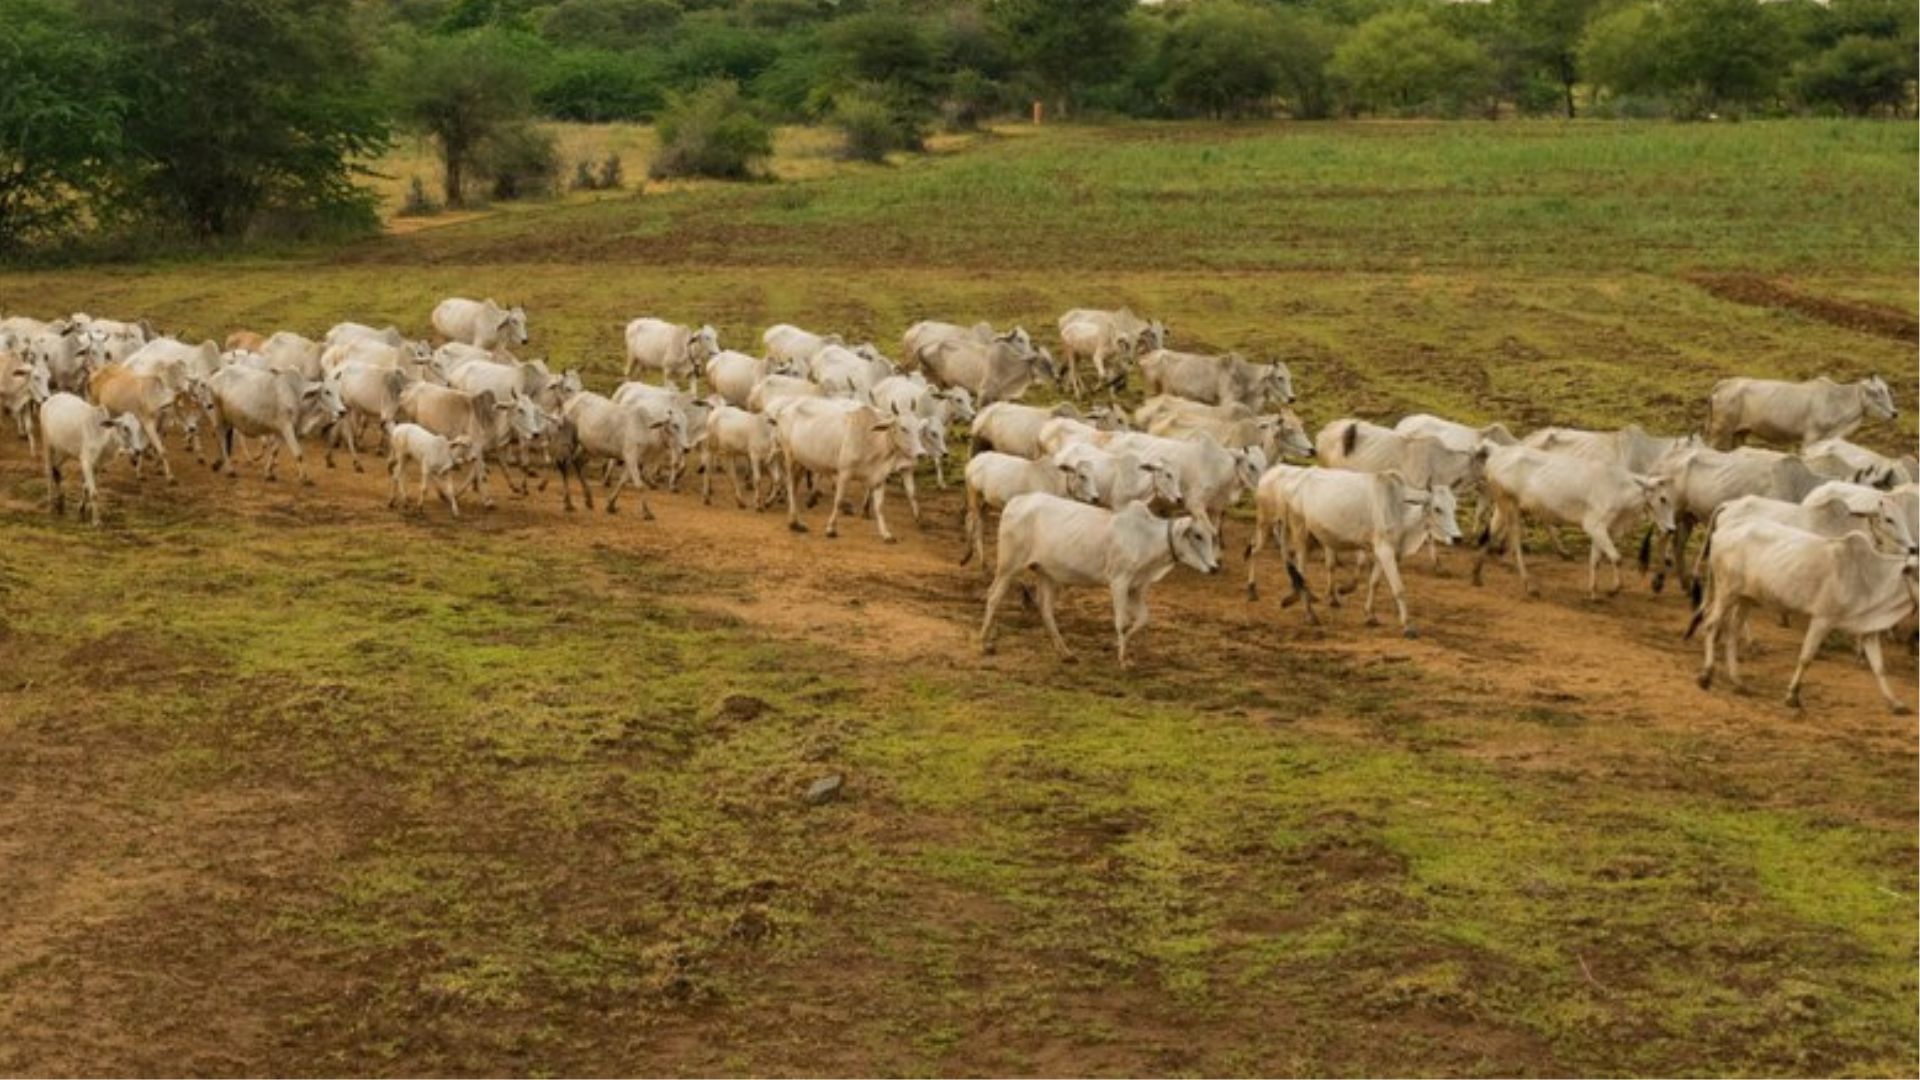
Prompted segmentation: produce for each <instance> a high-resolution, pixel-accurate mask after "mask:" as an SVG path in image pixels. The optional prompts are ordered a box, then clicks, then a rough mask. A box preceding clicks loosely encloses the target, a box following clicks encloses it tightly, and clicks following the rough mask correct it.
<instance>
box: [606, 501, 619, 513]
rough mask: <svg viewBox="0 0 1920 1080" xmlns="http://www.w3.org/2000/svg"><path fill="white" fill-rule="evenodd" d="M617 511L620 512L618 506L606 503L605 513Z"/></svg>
mask: <svg viewBox="0 0 1920 1080" xmlns="http://www.w3.org/2000/svg"><path fill="white" fill-rule="evenodd" d="M619 512H620V510H619V508H618V507H616V506H614V505H613V504H612V503H608V504H607V513H609V514H617V513H619Z"/></svg>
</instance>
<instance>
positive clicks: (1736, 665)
mask: <svg viewBox="0 0 1920 1080" xmlns="http://www.w3.org/2000/svg"><path fill="white" fill-rule="evenodd" d="M1752 630H1753V627H1752V626H1751V625H1750V624H1749V623H1748V621H1747V605H1745V604H1743V603H1741V602H1740V600H1739V599H1738V598H1737V597H1736V598H1734V599H1733V600H1732V601H1730V602H1729V603H1728V604H1727V616H1726V618H1725V620H1723V622H1722V623H1721V627H1720V632H1721V633H1722V634H1724V635H1726V653H1727V682H1729V683H1731V684H1733V688H1734V689H1735V690H1739V689H1742V688H1743V687H1744V684H1743V683H1742V682H1741V681H1740V646H1741V645H1742V644H1743V640H1742V639H1744V638H1746V637H1747V635H1748V634H1749V633H1751V632H1752Z"/></svg>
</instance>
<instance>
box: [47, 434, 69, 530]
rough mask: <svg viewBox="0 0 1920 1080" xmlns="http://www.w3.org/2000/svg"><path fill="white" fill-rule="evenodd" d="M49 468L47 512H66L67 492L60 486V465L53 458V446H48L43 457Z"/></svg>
mask: <svg viewBox="0 0 1920 1080" xmlns="http://www.w3.org/2000/svg"><path fill="white" fill-rule="evenodd" d="M41 463H42V464H43V465H45V466H46V470H47V512H48V513H51V514H64V513H66V512H67V493H66V492H65V491H63V490H61V487H60V466H59V465H58V464H56V463H55V462H54V460H53V448H52V447H51V446H49V447H47V450H46V453H45V455H44V456H42V458H41Z"/></svg>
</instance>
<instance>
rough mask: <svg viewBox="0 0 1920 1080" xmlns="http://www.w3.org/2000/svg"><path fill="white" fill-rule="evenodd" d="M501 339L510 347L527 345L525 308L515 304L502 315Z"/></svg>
mask: <svg viewBox="0 0 1920 1080" xmlns="http://www.w3.org/2000/svg"><path fill="white" fill-rule="evenodd" d="M500 339H501V340H503V341H505V342H506V343H507V344H509V345H525V344H526V343H527V312H526V309H525V308H522V307H521V306H520V305H518V304H515V305H514V306H513V307H511V308H508V309H507V310H506V311H505V312H504V313H503V314H502V317H501V319H500Z"/></svg>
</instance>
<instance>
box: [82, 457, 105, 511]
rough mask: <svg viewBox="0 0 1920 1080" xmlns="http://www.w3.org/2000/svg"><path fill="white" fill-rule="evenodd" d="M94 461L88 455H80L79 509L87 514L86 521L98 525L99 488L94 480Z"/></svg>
mask: <svg viewBox="0 0 1920 1080" xmlns="http://www.w3.org/2000/svg"><path fill="white" fill-rule="evenodd" d="M93 469H94V459H93V458H92V457H91V456H90V455H88V454H85V453H83V454H81V455H80V492H81V499H82V500H84V501H83V502H82V503H81V504H80V508H81V509H82V510H84V511H85V512H86V514H87V520H89V521H90V522H92V523H93V524H94V525H96V526H98V525H99V524H100V486H99V484H98V482H97V481H96V480H95V478H94V472H93Z"/></svg>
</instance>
